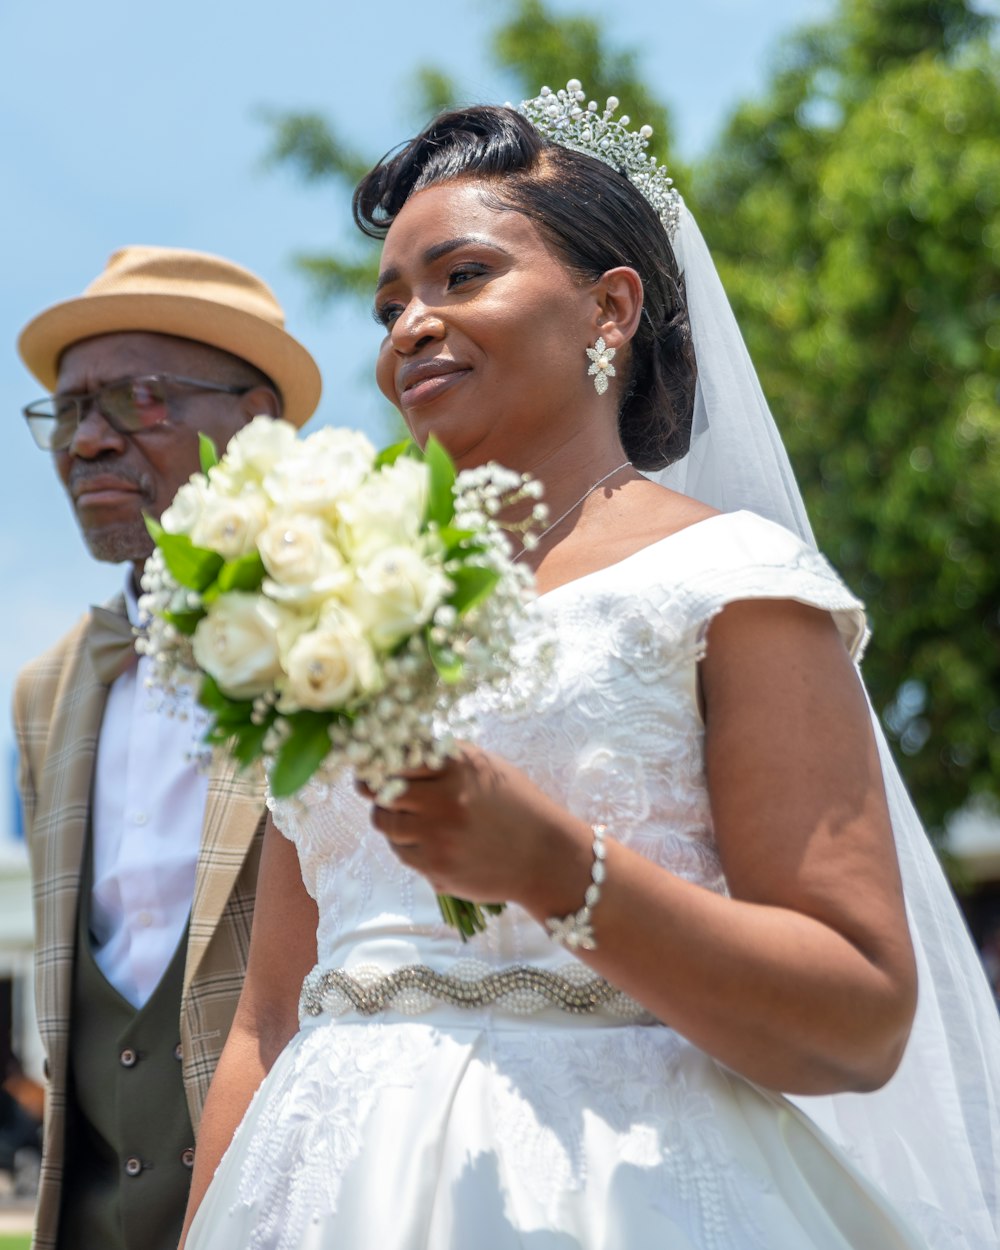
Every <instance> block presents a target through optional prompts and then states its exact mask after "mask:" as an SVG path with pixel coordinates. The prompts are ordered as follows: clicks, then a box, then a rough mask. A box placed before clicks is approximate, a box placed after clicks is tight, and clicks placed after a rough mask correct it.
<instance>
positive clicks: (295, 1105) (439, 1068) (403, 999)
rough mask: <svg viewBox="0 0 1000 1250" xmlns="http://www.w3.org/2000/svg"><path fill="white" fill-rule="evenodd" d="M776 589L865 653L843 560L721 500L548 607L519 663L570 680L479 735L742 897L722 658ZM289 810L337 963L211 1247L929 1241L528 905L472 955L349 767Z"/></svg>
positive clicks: (545, 689) (206, 1243)
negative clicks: (719, 816) (707, 762)
mask: <svg viewBox="0 0 1000 1250" xmlns="http://www.w3.org/2000/svg"><path fill="white" fill-rule="evenodd" d="M757 597H761V598H789V599H795V600H800V601H802V602H805V603H809V604H813V605H816V606H818V607H820V608H824V609H826V610H828V611H830V612H831V613H832V614H833V615H834V617H835V619H836V621H837V624H838V627H839V628H840V631H841V634H842V636H843V638H844V641H845V643H846V644H847V646H848V648H849V649H850V650H851V652H852V654H854V655H855V656H856V655H857V654H858V653H859V651H860V649H861V647H862V645H863V642H864V638H865V623H864V616H863V613H862V610H861V607H860V605H859V603H858V602H857V600H856V599H855V598H854V597H853V596H852V595H851V594H850V592H849V591H848V590H847V589H846V588H845V587H844V585H843V584H842V583H841V582H840V580H839V579H838V578H837V576H836V575H835V574H834V573H833V572H832V570H831V569H830V567H829V565H828V564H827V563H826V561H825V560H824V559H823V558H822V557H821V556H820V555H818V554H817V553H816V552H815V551H814V550H813V549H812V548H811V547H808V546H807V545H805V544H804V543H803V542H802V541H801V540H800V539H799V538H797V537H795V536H793V535H792V534H790V533H789V532H788V531H786V530H784V529H782V528H780V527H779V526H776V525H774V524H773V523H771V522H769V521H766V520H763V519H762V518H760V517H759V516H756V515H753V514H751V513H748V512H738V513H732V514H722V515H719V516H715V517H712V518H711V519H709V520H707V521H703V522H701V523H699V524H697V525H694V526H692V527H690V528H689V529H686V530H683V531H681V532H680V533H678V534H674V535H671V536H669V537H667V538H664V539H662V540H661V541H659V542H657V543H654V544H653V545H652V546H650V547H647V548H645V549H644V550H642V551H639V552H637V553H635V554H634V555H632V556H630V557H628V558H627V559H625V560H623V561H621V562H620V563H617V564H614V565H612V566H610V567H609V568H606V569H603V570H601V571H599V572H596V573H592V574H590V575H588V576H586V577H583V578H580V579H579V580H577V581H574V582H571V583H569V584H567V585H565V586H562V587H560V588H558V589H557V590H554V591H552V592H550V593H548V594H546V595H544V596H542V597H541V598H540V599H539V600H538V603H537V605H536V609H535V611H536V615H537V616H538V617H539V618H540V619H541V622H542V625H543V629H542V630H541V631H539V633H538V634H537V635H536V634H533V635H532V636H531V638H530V640H529V641H528V642H526V643H525V651H526V652H527V653H526V654H522V655H521V656H520V660H521V661H522V664H523V666H524V667H523V669H522V670H521V671H524V672H530V671H532V669H537V667H538V664H539V657H538V656H535V655H534V654H533V650H534V649H535V648H537V647H542V648H544V647H545V646H546V644H545V641H544V639H545V637H546V635H548V636H549V637H550V638H554V639H555V642H556V645H555V647H554V649H551V648H550V650H553V654H552V655H551V656H550V657H549V659H548V661H547V663H548V664H549V665H550V667H549V669H548V670H547V676H546V677H545V679H544V681H542V682H540V683H539V682H537V681H536V683H535V685H534V687H533V688H532V693H531V696H530V700H529V699H528V698H526V697H525V695H524V692H523V691H522V692H520V693H518V691H517V690H516V689H515V690H514V691H513V692H512V694H511V697H510V698H509V699H502V698H498V697H495V696H494V697H492V698H491V699H489V700H488V701H487V700H486V699H483V700H482V701H481V706H478V708H477V709H476V711H477V717H476V719H477V725H478V733H477V736H478V740H479V741H480V742H481V743H482V745H484V746H485V747H488V748H489V749H490V750H493V751H496V752H498V753H500V754H501V755H503V756H505V757H506V758H508V759H510V760H512V761H513V762H514V763H516V764H517V765H518V766H519V767H520V768H521V769H523V770H524V772H525V773H527V774H528V775H529V776H530V777H531V778H532V779H533V780H534V781H535V782H536V783H537V784H538V785H539V786H541V787H542V788H543V789H544V790H545V791H547V792H548V793H549V794H550V795H552V796H553V797H555V798H557V799H558V800H559V801H560V802H562V803H563V804H564V805H565V806H566V807H567V808H569V809H570V810H571V811H573V812H575V813H576V814H578V815H579V816H581V817H583V818H584V819H585V820H587V821H589V822H598V821H600V822H604V823H605V824H606V825H607V827H608V831H609V836H613V837H614V838H616V839H618V840H620V841H621V842H623V843H625V844H627V845H629V846H631V847H633V848H634V849H635V850H637V851H640V852H641V853H642V854H643V855H645V856H646V857H647V858H649V859H650V860H652V861H653V862H655V863H657V864H660V865H662V866H663V867H666V868H669V869H670V870H671V871H672V872H674V873H676V874H678V875H679V876H681V877H684V878H685V879H687V880H690V881H693V882H697V883H698V884H699V885H702V886H704V887H705V888H706V889H709V890H715V891H719V892H725V889H726V883H725V877H724V874H723V871H722V867H721V864H720V862H719V857H718V853H717V850H716V845H715V841H714V839H713V835H712V823H711V813H710V809H709V802H708V795H707V792H706V788H705V778H704V769H703V754H702V736H703V725H702V721H701V718H700V715H699V711H698V704H697V697H696V689H697V684H696V670H697V662H698V659H699V657H700V656H701V655H702V654H703V652H704V648H705V645H706V644H705V639H706V631H707V626H708V624H709V622H710V621H711V619H712V617H713V616H714V614H715V613H717V612H718V611H719V610H720V609H721V608H723V607H724V606H725V604H726V603H728V602H731V601H734V600H738V599H747V598H757ZM514 685H515V687H516V685H517V681H516V679H515V682H514ZM274 806H275V811H274V815H275V819H276V821H277V823H278V825H279V826H280V827H281V828H282V829H283V831H284V832H285V833H286V834H287V836H288V837H290V838H291V839H293V841H294V842H295V844H296V846H297V848H298V853H299V857H300V861H301V866H302V874H303V878H304V881H305V884H306V886H307V888H308V890H309V891H310V893H311V894H312V895H313V896H314V897H315V898H316V900H317V903H318V905H319V916H320V921H319V932H318V951H319V963H318V965H317V969H316V970H315V971H314V973H312V974H311V975H310V977H309V978H308V979H307V982H306V986H305V987H304V990H303V996H302V1008H301V1030H300V1032H299V1033H298V1034H297V1035H296V1036H295V1037H294V1038H293V1040H292V1041H291V1042H290V1044H289V1045H288V1047H287V1048H286V1050H285V1051H284V1053H283V1054H282V1055H281V1057H280V1058H279V1060H278V1062H277V1063H276V1065H275V1067H274V1069H273V1071H272V1072H271V1073H270V1075H269V1076H268V1078H267V1079H266V1081H265V1082H264V1084H263V1086H262V1087H261V1089H260V1091H259V1092H258V1094H257V1095H256V1098H255V1099H254V1101H253V1103H252V1104H251V1107H250V1109H249V1110H248V1112H247V1115H246V1117H245V1119H244V1122H243V1124H242V1126H241V1127H240V1129H239V1131H238V1132H237V1134H236V1137H235V1139H234V1141H233V1144H232V1146H231V1147H230V1149H229V1151H228V1153H227V1154H226V1156H225V1158H224V1159H223V1161H222V1163H221V1165H220V1167H219V1169H218V1172H217V1173H216V1176H215V1179H214V1181H213V1183H212V1185H211V1187H210V1188H209V1191H208V1193H207V1196H206V1198H205V1201H204V1203H203V1204H202V1207H201V1209H200V1211H199V1213H198V1216H197V1219H196V1222H195V1225H194V1227H193V1229H192V1232H191V1235H190V1239H189V1242H188V1250H226V1248H230V1247H232V1248H233V1250H237V1248H238V1250H264V1248H267V1250H369V1248H370V1250H452V1248H455V1250H459V1248H461V1250H473V1248H474V1247H475V1248H479V1250H507V1248H508V1247H511V1248H513V1247H518V1248H520V1250H572V1248H575V1247H585V1248H587V1250H598V1248H600V1250H613V1248H614V1250H656V1248H659V1247H662V1248H663V1250H744V1248H746V1250H750V1248H751V1247H752V1248H754V1250H847V1248H848V1247H851V1248H852V1250H904V1248H905V1250H917V1248H918V1247H923V1246H924V1245H925V1243H924V1242H923V1241H922V1240H921V1239H920V1238H919V1237H918V1236H917V1235H916V1234H914V1233H913V1232H912V1231H909V1226H908V1225H906V1224H904V1220H903V1217H902V1216H901V1215H899V1214H898V1213H896V1212H895V1211H894V1210H893V1209H892V1207H891V1206H890V1205H889V1203H888V1202H887V1201H886V1199H885V1198H884V1197H882V1196H881V1194H880V1193H879V1192H878V1191H877V1189H876V1188H875V1187H874V1186H873V1185H872V1184H870V1183H869V1182H868V1181H867V1180H866V1179H865V1178H864V1177H863V1176H862V1174H861V1172H860V1171H859V1170H857V1169H856V1168H855V1167H854V1165H853V1164H852V1163H851V1162H850V1161H849V1160H848V1159H847V1157H846V1156H845V1155H844V1154H843V1153H841V1152H840V1151H839V1149H838V1148H836V1147H834V1146H833V1145H832V1144H831V1143H830V1142H829V1140H828V1139H827V1138H826V1137H824V1136H823V1135H822V1134H821V1132H820V1131H819V1130H818V1129H817V1128H816V1127H815V1126H814V1125H813V1123H812V1121H811V1120H810V1119H808V1118H807V1117H806V1116H805V1115H804V1114H803V1113H802V1112H801V1110H799V1109H798V1108H797V1107H795V1106H793V1104H792V1103H791V1102H789V1101H788V1100H787V1099H785V1098H783V1097H781V1096H780V1095H778V1094H774V1093H771V1092H769V1091H765V1090H761V1089H758V1088H756V1087H755V1086H753V1085H751V1084H750V1083H748V1082H747V1081H746V1080H744V1079H743V1078H741V1077H739V1076H737V1075H735V1074H733V1073H732V1072H730V1071H728V1070H726V1069H724V1068H723V1067H721V1066H720V1065H719V1064H717V1063H716V1062H715V1061H714V1060H712V1059H710V1058H709V1057H708V1056H706V1055H705V1054H704V1053H703V1052H702V1051H700V1050H698V1049H697V1048H696V1047H694V1046H693V1045H691V1044H690V1043H689V1042H687V1041H686V1040H685V1039H684V1038H683V1037H681V1036H679V1035H678V1034H677V1033H675V1032H673V1031H672V1030H671V1029H670V1028H669V1027H668V1026H667V1025H665V1024H662V1023H659V1022H657V1021H655V1020H652V1019H651V1018H650V1017H649V1016H647V1015H646V1014H645V1013H644V1012H643V1011H642V1009H641V1008H640V1007H639V1006H638V1005H637V1004H636V1003H634V1002H632V1001H631V1000H629V999H627V998H626V997H625V996H624V995H622V994H619V993H617V992H615V991H613V990H612V988H611V987H609V986H608V985H607V983H606V982H603V981H600V980H598V979H596V978H595V977H594V975H593V974H592V973H591V972H590V971H589V969H587V968H586V967H585V966H584V965H583V964H581V963H579V962H578V961H576V960H575V959H574V958H573V957H572V955H570V954H569V953H568V952H567V951H565V950H563V949H562V948H561V947H560V946H558V945H555V944H554V943H552V942H551V941H550V940H549V939H548V937H547V936H546V934H545V932H544V931H543V930H542V928H541V927H540V926H539V925H538V924H536V923H535V921H533V920H532V919H531V918H530V917H529V916H527V915H526V914H525V913H524V912H523V911H521V910H520V909H519V908H518V907H516V906H509V907H508V908H507V910H506V912H505V913H504V914H503V915H502V916H501V917H499V918H495V919H491V920H490V922H489V927H488V931H487V932H486V933H485V934H484V935H481V936H479V937H477V938H476V939H474V940H473V941H470V942H469V943H468V944H466V945H463V944H462V942H461V941H460V940H459V939H458V938H457V937H456V936H455V934H454V933H453V932H452V931H451V930H449V929H447V928H446V927H445V926H444V925H443V924H442V923H441V920H440V916H439V913H438V910H437V904H436V902H435V899H434V895H433V893H432V891H431V888H430V887H429V886H428V885H427V883H426V882H425V881H424V880H423V878H422V877H420V876H419V875H418V874H416V873H414V872H412V871H410V870H409V869H407V868H405V867H404V866H402V865H401V864H400V863H399V862H398V860H396V859H395V857H394V856H393V855H392V853H391V851H390V849H389V848H388V846H387V844H386V843H385V841H384V840H383V838H382V837H381V835H379V834H378V833H376V832H374V831H373V830H372V828H371V827H370V825H369V821H368V807H367V805H366V804H365V803H364V802H362V801H361V800H360V799H359V798H358V797H357V796H356V795H355V794H354V792H353V790H352V788H351V786H350V785H349V784H344V785H342V786H339V787H337V788H336V789H335V790H334V791H333V792H327V791H326V790H325V789H323V788H322V787H320V786H317V785H313V786H312V787H311V788H310V789H309V790H307V791H306V792H305V794H304V796H303V799H302V801H301V802H279V803H276V804H275V805H274ZM407 969H410V972H407V971H406V970H407ZM414 969H419V970H418V971H414ZM428 970H429V971H428ZM491 976H492V979H491V980H490V979H487V978H489V977H491ZM463 999H464V1000H465V1005H455V1003H456V1002H459V1001H461V1000H463ZM594 1000H596V1008H595V1009H593V1010H589V1011H580V1010H571V1009H569V1008H570V1007H579V1006H580V1005H581V1004H583V1005H585V1006H591V1005H592V1003H593V1001H594ZM358 1005H360V1006H361V1007H362V1008H364V1009H365V1010H366V1011H368V1012H370V1014H365V1011H363V1010H358ZM942 1244H944V1243H942Z"/></svg>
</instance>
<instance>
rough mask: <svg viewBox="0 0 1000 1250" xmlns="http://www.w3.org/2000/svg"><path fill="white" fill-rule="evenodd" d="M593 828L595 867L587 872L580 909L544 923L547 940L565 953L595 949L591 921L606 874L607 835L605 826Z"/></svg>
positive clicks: (595, 941)
mask: <svg viewBox="0 0 1000 1250" xmlns="http://www.w3.org/2000/svg"><path fill="white" fill-rule="evenodd" d="M592 827H593V830H594V845H593V848H592V849H593V853H594V864H593V867H592V868H591V870H590V885H588V886H587V893H586V894H585V895H584V896H583V906H582V907H581V908H580V910H579V911H576V912H570V914H569V915H568V916H563V917H562V918H561V919H560V918H559V917H558V916H553V917H551V919H549V920H546V922H545V927H546V929H548V931H549V937H550V938H552V940H553V941H554V942H560V943H562V945H563V946H565V947H566V948H567V950H571V951H573V950H577V949H578V948H579V949H581V950H585V951H593V950H597V939H596V938H595V937H594V930H593V928H592V927H591V923H590V918H591V915H592V914H593V911H594V908H595V907H596V906H597V904H598V901H599V900H600V897H601V886H602V885H603V884H604V878H605V875H606V868H605V865H604V856H605V855H606V854H607V848H606V847H605V845H604V834H605V833H606V832H607V826H606V825H594V826H592Z"/></svg>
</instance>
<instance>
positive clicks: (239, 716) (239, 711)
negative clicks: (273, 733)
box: [198, 673, 253, 732]
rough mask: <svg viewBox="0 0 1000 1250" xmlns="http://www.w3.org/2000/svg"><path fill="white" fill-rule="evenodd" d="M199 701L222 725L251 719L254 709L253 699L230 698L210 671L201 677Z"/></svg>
mask: <svg viewBox="0 0 1000 1250" xmlns="http://www.w3.org/2000/svg"><path fill="white" fill-rule="evenodd" d="M198 702H199V703H200V704H201V706H202V707H203V708H204V709H205V711H206V712H211V713H212V715H213V716H214V717H215V720H216V722H217V723H218V724H220V725H229V726H232V725H235V724H239V723H240V722H242V721H249V719H250V713H251V712H252V711H253V700H252V699H233V698H230V696H229V695H228V694H225V693H224V692H223V691H222V690H220V689H219V686H218V683H217V682H216V680H215V678H214V677H210V676H209V675H208V673H205V675H204V676H203V677H202V679H201V689H200V690H199V691H198ZM230 732H231V729H230Z"/></svg>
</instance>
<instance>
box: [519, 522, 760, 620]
mask: <svg viewBox="0 0 1000 1250" xmlns="http://www.w3.org/2000/svg"><path fill="white" fill-rule="evenodd" d="M747 516H749V517H753V518H754V520H758V521H766V520H767V518H766V517H762V516H759V515H758V514H757V513H756V512H748V511H747V509H745V508H741V509H740V510H739V511H737V512H716V513H715V514H714V515H713V516H708V517H703V518H702V520H700V521H692V522H691V524H690V525H682V526H681V528H680V529H677V530H674V531H673V532H672V533H670V534H664V535H663V537H662V538H655V539H654V540H653V541H652V542H651V543H646V545H645V546H644V547H637V548H636V549H635V551H631V552H629V554H628V555H627V556H622V558H621V559H620V560H613V561H612V562H611V563H610V564H604V565H602V566H601V567H600V568H599V569H591V570H590V572H589V573H581V574H580V576H579V577H571V578H570V579H569V581H567V582H560V583H559V585H558V586H553V587H552V588H551V589H550V590H543V591H540V592H539V593H538V594H537V595H536V596H535V598H536V601H537V602H539V603H541V602H542V601H545V600H549V599H552V598H553V597H554V596H556V595H560V594H562V593H563V591H567V590H570V589H572V588H573V587H574V586H581V585H583V584H584V583H586V582H590V581H593V580H595V579H596V578H598V577H603V576H604V575H605V574H608V573H614V572H615V571H617V570H618V569H621V568H623V567H624V566H625V565H627V564H631V563H633V561H637V560H639V559H640V558H641V557H643V556H645V555H647V553H649V552H651V551H655V550H656V549H657V548H659V547H664V546H666V545H667V544H668V543H673V542H674V541H675V540H677V539H680V538H683V537H684V536H685V535H690V534H691V533H692V532H693V531H694V530H701V529H703V528H704V527H705V526H706V525H709V526H711V525H713V524H715V523H716V522H718V521H723V520H732V519H733V518H734V517H747ZM771 524H773V522H771Z"/></svg>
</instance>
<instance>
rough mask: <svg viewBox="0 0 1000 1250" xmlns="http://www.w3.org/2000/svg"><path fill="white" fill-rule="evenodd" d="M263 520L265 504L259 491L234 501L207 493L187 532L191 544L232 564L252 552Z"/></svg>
mask: <svg viewBox="0 0 1000 1250" xmlns="http://www.w3.org/2000/svg"><path fill="white" fill-rule="evenodd" d="M267 518H268V508H267V500H266V499H265V497H264V495H263V494H262V493H261V492H260V491H254V490H245V491H244V492H243V494H242V495H240V496H238V497H237V498H235V499H234V498H230V496H228V495H215V494H211V493H209V494H208V496H207V498H206V500H205V506H204V508H203V509H202V513H201V515H200V516H199V517H198V519H197V521H196V522H195V524H194V525H193V526H192V528H191V541H192V542H193V543H194V544H195V545H196V546H198V547H207V548H208V549H209V550H210V551H217V552H218V553H219V555H220V556H222V557H223V559H225V560H235V559H236V558H237V557H239V556H245V555H247V554H248V553H249V552H251V551H253V549H254V543H255V541H256V538H257V535H258V534H259V533H260V532H261V530H262V529H263V528H264V525H265V524H266V523H267Z"/></svg>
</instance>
